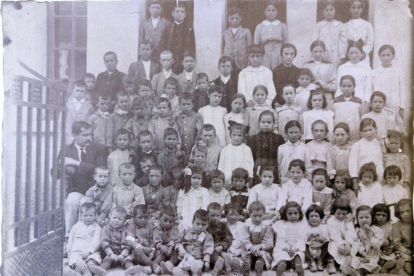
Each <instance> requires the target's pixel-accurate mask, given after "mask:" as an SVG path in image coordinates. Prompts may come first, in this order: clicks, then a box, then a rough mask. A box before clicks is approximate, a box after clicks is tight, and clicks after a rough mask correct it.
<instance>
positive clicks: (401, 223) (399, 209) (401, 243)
mask: <svg viewBox="0 0 414 276" xmlns="http://www.w3.org/2000/svg"><path fill="white" fill-rule="evenodd" d="M411 204H412V202H411V200H409V199H406V198H404V199H401V200H400V201H398V202H397V204H396V206H395V216H396V217H397V218H398V219H399V220H398V221H397V222H396V223H394V224H393V226H392V238H393V239H394V244H395V250H394V252H395V255H396V256H397V258H401V259H403V260H404V261H405V264H404V270H405V272H407V274H408V275H411V274H412V255H413V251H412V249H413V231H412V223H413V210H412V209H411V206H412V205H411Z"/></svg>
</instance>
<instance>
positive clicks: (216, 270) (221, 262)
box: [211, 258, 224, 276]
mask: <svg viewBox="0 0 414 276" xmlns="http://www.w3.org/2000/svg"><path fill="white" fill-rule="evenodd" d="M223 267H224V260H223V258H219V259H218V260H217V262H216V264H215V266H214V269H213V272H211V275H212V276H217V275H219V273H220V272H221V271H222V270H223Z"/></svg>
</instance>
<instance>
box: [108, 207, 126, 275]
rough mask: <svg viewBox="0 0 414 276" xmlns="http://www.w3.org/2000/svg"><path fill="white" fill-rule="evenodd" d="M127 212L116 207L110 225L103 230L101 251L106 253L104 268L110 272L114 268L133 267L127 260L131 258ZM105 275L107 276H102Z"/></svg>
mask: <svg viewBox="0 0 414 276" xmlns="http://www.w3.org/2000/svg"><path fill="white" fill-rule="evenodd" d="M126 219H127V211H126V210H125V208H124V207H120V206H119V207H115V208H113V209H112V210H111V213H110V214H109V223H108V225H107V226H105V227H104V228H103V230H102V237H101V249H102V250H103V251H104V252H105V255H106V257H105V259H104V260H103V262H102V268H103V269H105V270H108V269H109V268H111V267H114V266H118V265H119V266H121V267H126V268H128V267H127V266H128V265H129V266H131V265H130V264H128V262H125V259H127V258H128V256H129V253H130V251H129V246H128V244H127V242H126V236H127V230H126V228H125V226H124V223H125V221H126ZM102 275H105V274H102Z"/></svg>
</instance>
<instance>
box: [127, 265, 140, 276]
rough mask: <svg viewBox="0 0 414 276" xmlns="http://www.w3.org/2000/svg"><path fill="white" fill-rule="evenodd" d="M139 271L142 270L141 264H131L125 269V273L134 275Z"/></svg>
mask: <svg viewBox="0 0 414 276" xmlns="http://www.w3.org/2000/svg"><path fill="white" fill-rule="evenodd" d="M141 272H142V266H140V265H136V266H131V267H130V268H128V269H127V270H126V271H125V275H135V274H139V273H141Z"/></svg>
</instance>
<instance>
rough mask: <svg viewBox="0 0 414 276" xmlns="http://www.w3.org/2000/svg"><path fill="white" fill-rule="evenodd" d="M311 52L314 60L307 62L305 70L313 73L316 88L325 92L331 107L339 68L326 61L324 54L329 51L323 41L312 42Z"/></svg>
mask: <svg viewBox="0 0 414 276" xmlns="http://www.w3.org/2000/svg"><path fill="white" fill-rule="evenodd" d="M322 22H323V21H322ZM338 23H339V22H338ZM318 24H319V23H318ZM318 24H316V26H318ZM317 31H320V30H317ZM310 50H311V53H312V57H313V60H311V61H308V62H305V64H303V68H308V69H310V70H311V71H312V74H313V77H314V78H315V81H314V82H313V83H314V84H315V85H316V88H320V89H322V90H323V91H324V92H325V97H326V100H327V101H328V105H330V103H331V101H332V99H333V93H334V92H335V91H336V87H337V85H338V81H337V79H336V68H337V67H336V66H335V65H334V64H332V63H330V62H326V61H325V60H324V58H323V57H324V54H325V53H327V52H328V51H327V50H326V46H325V43H323V42H322V41H321V40H316V41H314V42H312V44H311V46H310Z"/></svg>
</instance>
